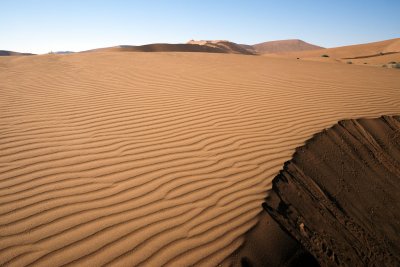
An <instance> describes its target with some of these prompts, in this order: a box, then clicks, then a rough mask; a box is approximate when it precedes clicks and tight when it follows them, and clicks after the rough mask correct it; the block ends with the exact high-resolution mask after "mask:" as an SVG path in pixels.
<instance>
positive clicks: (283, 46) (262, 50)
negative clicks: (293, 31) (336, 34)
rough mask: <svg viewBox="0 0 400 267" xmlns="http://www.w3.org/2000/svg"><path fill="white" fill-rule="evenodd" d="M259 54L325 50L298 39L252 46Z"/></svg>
mask: <svg viewBox="0 0 400 267" xmlns="http://www.w3.org/2000/svg"><path fill="white" fill-rule="evenodd" d="M252 47H253V48H254V50H255V51H257V52H258V53H259V54H269V53H284V52H293V51H296V52H298V51H310V50H320V49H324V48H323V47H321V46H317V45H313V44H310V43H306V42H304V41H302V40H298V39H289V40H278V41H270V42H264V43H259V44H255V45H252Z"/></svg>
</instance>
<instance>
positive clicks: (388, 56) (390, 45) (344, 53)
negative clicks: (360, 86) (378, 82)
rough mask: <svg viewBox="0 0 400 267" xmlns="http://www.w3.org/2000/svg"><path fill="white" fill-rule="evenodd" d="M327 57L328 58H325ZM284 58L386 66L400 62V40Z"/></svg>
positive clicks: (323, 50)
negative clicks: (392, 62)
mask: <svg viewBox="0 0 400 267" xmlns="http://www.w3.org/2000/svg"><path fill="white" fill-rule="evenodd" d="M323 55H324V56H326V57H323ZM282 56H283V57H290V58H301V59H308V60H315V61H331V62H335V61H336V62H345V63H347V62H349V61H351V62H352V63H358V64H364V63H367V64H375V65H376V64H380V65H382V64H386V63H389V62H391V61H396V62H400V38H397V39H391V40H386V41H381V42H373V43H366V44H359V45H350V46H341V47H335V48H327V49H321V50H313V51H304V52H291V53H286V54H285V55H282Z"/></svg>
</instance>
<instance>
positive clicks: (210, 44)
mask: <svg viewBox="0 0 400 267" xmlns="http://www.w3.org/2000/svg"><path fill="white" fill-rule="evenodd" d="M85 52H204V53H228V54H244V55H251V54H253V53H251V52H249V51H247V50H246V49H244V48H242V47H241V46H239V45H237V44H235V43H232V42H228V41H215V42H214V41H199V42H196V41H190V42H188V43H187V44H148V45H140V46H133V45H120V46H116V47H106V48H98V49H93V50H89V51H85Z"/></svg>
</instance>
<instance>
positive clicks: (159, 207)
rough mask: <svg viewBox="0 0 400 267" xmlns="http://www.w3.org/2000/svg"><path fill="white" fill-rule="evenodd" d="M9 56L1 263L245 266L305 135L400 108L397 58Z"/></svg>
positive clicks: (1, 106)
mask: <svg viewBox="0 0 400 267" xmlns="http://www.w3.org/2000/svg"><path fill="white" fill-rule="evenodd" d="M160 46H161V48H162V49H164V48H165V47H169V49H176V46H172V47H170V46H168V45H167V46H164V45H160ZM160 46H157V45H156V46H147V47H146V46H145V48H141V49H146V51H149V50H150V51H154V50H156V51H159V50H158V49H159V47H160ZM183 47H186V48H187V47H189V48H191V49H192V48H193V47H197V48H196V49H206V50H208V49H210V50H212V51H219V49H220V48H212V47H208V46H201V45H189V44H188V45H183ZM124 49H127V50H128V51H129V50H130V49H131V47H118V48H112V49H111V51H113V50H117V51H121V50H124ZM189 50H190V49H189ZM103 51H104V50H103ZM105 51H107V50H105ZM109 51H110V50H109ZM163 51H165V50H163ZM0 68H1V71H0V81H1V90H0V265H10V266H27V265H32V266H62V265H69V266H102V265H108V266H128V265H129V266H131V265H138V266H193V265H199V266H217V265H218V264H221V265H222V266H227V265H228V266H229V264H230V263H231V262H232V258H231V257H230V256H231V255H232V254H233V253H234V252H235V251H236V250H237V249H238V248H239V247H240V246H241V245H242V244H243V242H244V235H245V233H246V232H247V231H249V229H251V228H252V227H253V226H254V225H256V224H257V222H258V218H259V217H258V215H259V214H260V212H261V211H262V207H261V204H262V203H263V202H264V198H265V195H266V192H267V191H268V190H269V189H271V187H272V179H273V178H274V177H275V176H276V175H277V174H278V172H279V170H280V169H281V168H282V166H283V164H284V162H285V161H287V160H289V159H290V158H291V156H292V154H293V152H294V150H295V148H296V147H298V146H301V145H302V144H303V143H304V141H305V140H307V139H308V138H310V137H311V136H312V134H313V133H315V132H318V131H321V130H323V129H324V128H326V127H329V126H331V125H333V124H334V123H336V122H337V121H338V120H341V119H344V118H354V117H376V116H380V115H382V114H389V115H390V114H399V113H400V88H399V84H400V75H399V72H398V71H397V70H394V69H383V68H368V67H361V66H347V65H344V64H326V63H320V62H308V61H302V60H296V59H295V60H293V59H281V58H268V57H264V56H243V55H237V54H226V53H225V54H222V53H180V52H165V53H142V52H138V53H121V52H97V53H74V54H70V55H56V54H53V55H40V56H32V57H1V58H0ZM316 166H317V165H316Z"/></svg>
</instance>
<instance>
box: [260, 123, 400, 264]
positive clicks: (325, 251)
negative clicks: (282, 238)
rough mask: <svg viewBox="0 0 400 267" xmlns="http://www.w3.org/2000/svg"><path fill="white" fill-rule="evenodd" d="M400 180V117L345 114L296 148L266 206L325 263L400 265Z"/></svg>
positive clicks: (319, 260)
mask: <svg viewBox="0 0 400 267" xmlns="http://www.w3.org/2000/svg"><path fill="white" fill-rule="evenodd" d="M399 182H400V117H398V116H397V117H396V116H393V117H391V116H384V117H381V118H379V119H358V120H345V121H341V122H339V123H338V124H336V125H334V126H333V127H332V128H329V129H328V130H324V131H323V132H321V133H319V134H317V135H315V136H314V137H313V138H312V139H310V140H309V141H307V143H306V145H305V146H303V147H300V148H298V149H297V150H296V153H295V155H294V156H293V159H292V160H290V161H289V162H287V163H286V164H285V168H284V170H282V171H281V172H280V174H279V175H278V176H277V177H276V178H275V179H274V181H273V187H272V193H271V194H270V195H269V197H268V198H267V201H266V203H265V205H264V207H265V208H266V210H267V211H268V213H269V214H270V215H271V216H272V217H273V218H275V219H276V220H277V222H278V223H279V224H280V225H281V226H282V227H283V228H284V229H285V230H286V231H288V232H289V233H291V234H292V235H293V236H294V237H295V238H296V239H297V240H298V241H299V242H301V243H302V245H303V246H304V247H305V248H306V249H307V250H308V251H309V252H311V253H312V254H313V255H314V256H315V258H316V259H317V261H318V262H319V263H320V264H321V266H399V265H400V256H399V255H400V236H399V231H400V183H399ZM265 234H268V233H265Z"/></svg>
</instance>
